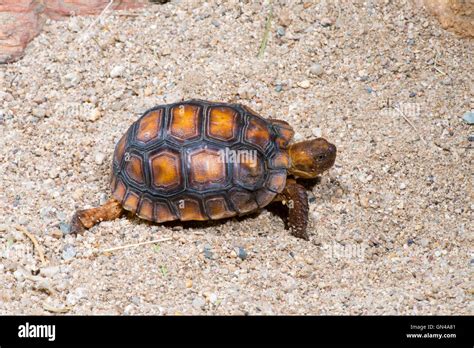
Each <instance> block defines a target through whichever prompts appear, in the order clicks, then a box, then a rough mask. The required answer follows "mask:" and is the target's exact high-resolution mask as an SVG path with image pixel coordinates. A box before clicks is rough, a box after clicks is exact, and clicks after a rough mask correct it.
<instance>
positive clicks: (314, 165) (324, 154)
mask: <svg viewBox="0 0 474 348" xmlns="http://www.w3.org/2000/svg"><path fill="white" fill-rule="evenodd" d="M336 152H337V150H336V146H334V145H333V144H331V143H330V142H328V141H326V140H325V139H323V138H317V139H313V140H307V141H302V142H299V143H296V144H293V145H290V148H289V153H290V158H291V166H290V169H289V172H290V174H291V175H294V176H298V177H301V178H304V179H311V178H315V177H317V176H318V175H319V174H321V173H323V172H324V171H326V170H328V169H329V168H331V167H332V166H333V164H334V162H335V160H336Z"/></svg>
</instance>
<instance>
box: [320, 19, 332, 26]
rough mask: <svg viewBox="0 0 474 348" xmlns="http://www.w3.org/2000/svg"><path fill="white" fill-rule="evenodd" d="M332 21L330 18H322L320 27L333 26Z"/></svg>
mask: <svg viewBox="0 0 474 348" xmlns="http://www.w3.org/2000/svg"><path fill="white" fill-rule="evenodd" d="M333 23H334V21H333V20H332V19H330V18H327V17H325V18H323V19H321V26H322V27H324V28H327V27H330V26H331V25H333Z"/></svg>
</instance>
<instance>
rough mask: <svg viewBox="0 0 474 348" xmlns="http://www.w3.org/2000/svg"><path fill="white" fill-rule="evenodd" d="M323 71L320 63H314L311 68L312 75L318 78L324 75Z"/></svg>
mask: <svg viewBox="0 0 474 348" xmlns="http://www.w3.org/2000/svg"><path fill="white" fill-rule="evenodd" d="M323 71H324V70H323V67H322V66H321V64H318V63H314V64H313V65H311V68H309V72H310V74H312V75H316V76H320V75H321V74H322V73H323Z"/></svg>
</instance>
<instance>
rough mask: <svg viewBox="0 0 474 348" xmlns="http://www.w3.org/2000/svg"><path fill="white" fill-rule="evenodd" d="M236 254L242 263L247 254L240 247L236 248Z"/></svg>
mask: <svg viewBox="0 0 474 348" xmlns="http://www.w3.org/2000/svg"><path fill="white" fill-rule="evenodd" d="M236 249H237V250H236V252H237V256H238V257H239V258H240V259H241V260H242V261H243V260H245V259H246V258H247V256H248V254H247V251H246V250H245V249H244V248H242V247H238V248H236Z"/></svg>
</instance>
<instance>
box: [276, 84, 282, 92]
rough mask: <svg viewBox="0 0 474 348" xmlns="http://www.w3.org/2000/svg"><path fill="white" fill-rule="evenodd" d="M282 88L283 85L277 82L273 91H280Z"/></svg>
mask: <svg viewBox="0 0 474 348" xmlns="http://www.w3.org/2000/svg"><path fill="white" fill-rule="evenodd" d="M282 90H283V86H282V85H280V84H278V85H276V86H275V92H281V91H282Z"/></svg>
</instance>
